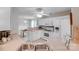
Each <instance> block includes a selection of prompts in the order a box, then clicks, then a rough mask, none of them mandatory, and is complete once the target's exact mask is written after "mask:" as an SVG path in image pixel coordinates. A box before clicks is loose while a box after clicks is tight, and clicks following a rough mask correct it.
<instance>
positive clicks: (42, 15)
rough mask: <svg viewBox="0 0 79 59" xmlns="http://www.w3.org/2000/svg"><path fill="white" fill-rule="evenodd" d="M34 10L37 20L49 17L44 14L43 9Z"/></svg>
mask: <svg viewBox="0 0 79 59" xmlns="http://www.w3.org/2000/svg"><path fill="white" fill-rule="evenodd" d="M35 10H36V12H35V16H36V17H37V18H43V17H48V16H50V15H49V14H47V13H45V10H44V9H43V8H36V9H35Z"/></svg>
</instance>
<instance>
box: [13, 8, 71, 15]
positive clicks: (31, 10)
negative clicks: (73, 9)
mask: <svg viewBox="0 0 79 59" xmlns="http://www.w3.org/2000/svg"><path fill="white" fill-rule="evenodd" d="M37 8H38V7H13V11H14V12H15V13H17V14H23V15H32V14H34V12H36V9H37ZM40 8H42V9H43V10H44V11H45V13H57V12H63V11H69V10H70V8H67V7H40Z"/></svg>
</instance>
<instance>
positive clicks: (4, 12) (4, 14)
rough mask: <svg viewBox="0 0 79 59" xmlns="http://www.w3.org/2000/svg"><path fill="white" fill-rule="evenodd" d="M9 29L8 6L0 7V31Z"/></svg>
mask: <svg viewBox="0 0 79 59" xmlns="http://www.w3.org/2000/svg"><path fill="white" fill-rule="evenodd" d="M1 30H10V8H9V7H0V31H1Z"/></svg>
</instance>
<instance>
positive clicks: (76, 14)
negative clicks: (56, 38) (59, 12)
mask: <svg viewBox="0 0 79 59" xmlns="http://www.w3.org/2000/svg"><path fill="white" fill-rule="evenodd" d="M71 12H72V18H73V39H74V42H76V43H79V8H78V7H76V8H71Z"/></svg>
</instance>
